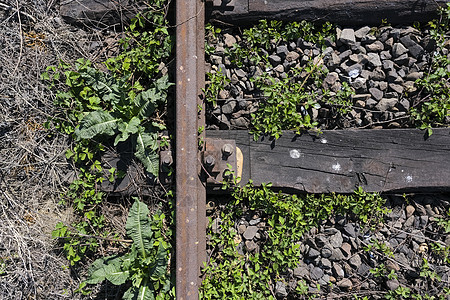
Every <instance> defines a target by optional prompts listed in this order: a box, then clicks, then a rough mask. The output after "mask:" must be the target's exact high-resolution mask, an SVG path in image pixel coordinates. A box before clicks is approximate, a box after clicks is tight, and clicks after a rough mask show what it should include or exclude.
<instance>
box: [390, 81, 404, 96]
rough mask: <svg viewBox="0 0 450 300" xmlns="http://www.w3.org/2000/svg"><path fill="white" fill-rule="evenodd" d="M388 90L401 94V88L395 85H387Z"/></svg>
mask: <svg viewBox="0 0 450 300" xmlns="http://www.w3.org/2000/svg"><path fill="white" fill-rule="evenodd" d="M389 88H390V89H391V90H393V91H394V92H397V93H399V94H402V93H403V86H401V85H399V84H395V83H389Z"/></svg>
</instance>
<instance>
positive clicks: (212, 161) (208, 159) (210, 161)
mask: <svg viewBox="0 0 450 300" xmlns="http://www.w3.org/2000/svg"><path fill="white" fill-rule="evenodd" d="M215 163H216V160H215V159H214V157H213V156H212V155H208V156H207V157H205V164H206V165H207V166H208V167H212V166H214V164H215Z"/></svg>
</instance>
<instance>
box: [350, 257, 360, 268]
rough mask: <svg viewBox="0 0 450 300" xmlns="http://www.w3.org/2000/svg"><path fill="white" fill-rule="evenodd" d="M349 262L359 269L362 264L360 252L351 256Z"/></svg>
mask: <svg viewBox="0 0 450 300" xmlns="http://www.w3.org/2000/svg"><path fill="white" fill-rule="evenodd" d="M348 263H349V264H350V265H351V266H352V267H353V268H355V269H358V268H359V266H360V265H361V257H360V256H359V254H355V255H353V256H351V257H350V258H349V260H348Z"/></svg>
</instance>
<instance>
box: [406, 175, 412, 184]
mask: <svg viewBox="0 0 450 300" xmlns="http://www.w3.org/2000/svg"><path fill="white" fill-rule="evenodd" d="M405 180H406V182H408V183H410V182H412V181H413V177H412V176H411V175H408V176H406V177H405Z"/></svg>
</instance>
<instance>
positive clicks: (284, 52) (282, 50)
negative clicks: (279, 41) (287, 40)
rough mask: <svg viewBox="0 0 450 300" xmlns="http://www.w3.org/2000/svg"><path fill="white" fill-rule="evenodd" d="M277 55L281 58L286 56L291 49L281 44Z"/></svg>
mask: <svg viewBox="0 0 450 300" xmlns="http://www.w3.org/2000/svg"><path fill="white" fill-rule="evenodd" d="M276 52H277V55H278V56H280V57H281V58H285V57H286V56H287V54H288V53H289V50H288V48H287V46H285V45H280V46H278V47H277V51H276Z"/></svg>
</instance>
